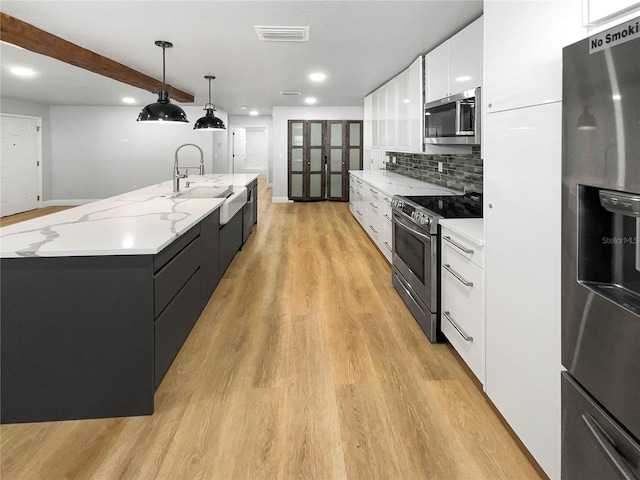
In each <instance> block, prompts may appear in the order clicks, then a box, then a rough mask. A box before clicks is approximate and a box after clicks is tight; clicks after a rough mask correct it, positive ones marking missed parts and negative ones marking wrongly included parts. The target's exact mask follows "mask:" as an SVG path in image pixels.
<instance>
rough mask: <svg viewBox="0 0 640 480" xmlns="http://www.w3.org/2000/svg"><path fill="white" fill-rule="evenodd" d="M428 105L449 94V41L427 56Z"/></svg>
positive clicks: (425, 70)
mask: <svg viewBox="0 0 640 480" xmlns="http://www.w3.org/2000/svg"><path fill="white" fill-rule="evenodd" d="M424 72H425V77H424V84H425V91H426V97H427V98H426V103H429V102H432V101H434V100H438V99H440V98H442V97H446V96H447V95H449V94H450V92H449V41H446V42H444V43H443V44H442V45H440V46H439V47H436V48H435V49H433V50H431V51H430V52H429V53H427V55H426V56H425V69H424Z"/></svg>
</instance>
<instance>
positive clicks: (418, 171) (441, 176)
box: [386, 146, 483, 192]
mask: <svg viewBox="0 0 640 480" xmlns="http://www.w3.org/2000/svg"><path fill="white" fill-rule="evenodd" d="M393 157H395V158H396V161H395V163H392V162H391V159H392V158H393ZM438 162H441V163H442V172H439V171H438ZM386 169H387V170H389V171H390V172H395V173H398V174H400V175H406V176H407V177H412V178H417V179H419V180H423V181H425V182H429V183H433V184H435V185H440V186H443V187H448V188H453V189H454V190H459V191H461V192H470V191H473V192H482V175H483V172H482V158H481V157H480V147H479V146H478V147H473V148H472V150H471V153H470V154H454V155H443V154H427V153H407V152H387V164H386Z"/></svg>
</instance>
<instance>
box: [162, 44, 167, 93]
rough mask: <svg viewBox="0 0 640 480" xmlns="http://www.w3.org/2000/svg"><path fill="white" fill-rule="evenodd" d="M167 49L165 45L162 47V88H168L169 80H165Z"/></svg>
mask: <svg viewBox="0 0 640 480" xmlns="http://www.w3.org/2000/svg"><path fill="white" fill-rule="evenodd" d="M166 49H167V48H166V47H165V46H164V45H163V46H162V87H163V88H166V86H167V80H166V78H165V61H164V52H165V50H166Z"/></svg>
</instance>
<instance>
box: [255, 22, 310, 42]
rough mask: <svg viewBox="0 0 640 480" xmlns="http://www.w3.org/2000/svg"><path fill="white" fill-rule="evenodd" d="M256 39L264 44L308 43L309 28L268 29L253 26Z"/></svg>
mask: <svg viewBox="0 0 640 480" xmlns="http://www.w3.org/2000/svg"><path fill="white" fill-rule="evenodd" d="M253 28H255V29H256V33H257V34H258V38H259V39H260V40H262V41H265V42H308V41H309V27H268V26H264V25H254V26H253Z"/></svg>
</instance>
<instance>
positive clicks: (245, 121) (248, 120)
mask: <svg viewBox="0 0 640 480" xmlns="http://www.w3.org/2000/svg"><path fill="white" fill-rule="evenodd" d="M257 126H265V127H267V136H268V137H269V151H268V161H267V185H269V186H270V185H271V184H272V182H273V157H272V155H271V152H272V151H273V117H270V116H267V115H264V116H257V117H250V116H246V115H230V116H229V123H228V125H227V130H228V132H229V136H228V139H227V142H228V145H229V154H228V156H229V166H228V168H229V172H232V171H233V170H232V168H233V158H232V157H231V153H232V152H231V144H232V139H231V127H257Z"/></svg>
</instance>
